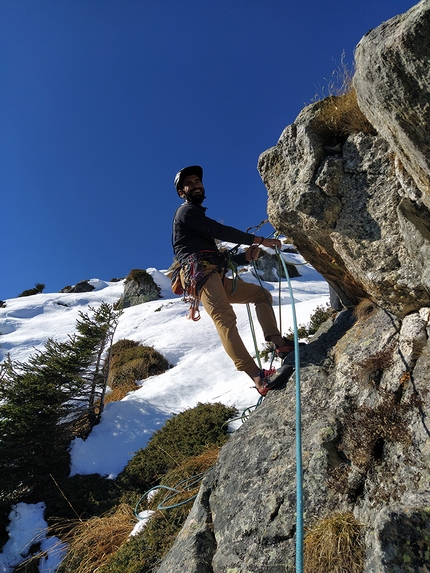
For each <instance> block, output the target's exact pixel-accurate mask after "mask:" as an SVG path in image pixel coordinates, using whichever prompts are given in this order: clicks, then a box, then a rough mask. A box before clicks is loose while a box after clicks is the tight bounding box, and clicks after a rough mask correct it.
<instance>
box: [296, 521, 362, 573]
mask: <svg viewBox="0 0 430 573" xmlns="http://www.w3.org/2000/svg"><path fill="white" fill-rule="evenodd" d="M361 532H362V525H361V524H359V523H358V522H357V520H356V519H355V517H354V516H353V515H352V513H349V512H346V513H334V514H332V515H330V516H328V517H326V518H324V519H319V520H318V521H316V522H315V524H314V525H313V526H312V527H311V528H309V529H308V531H307V533H306V536H305V540H304V544H305V545H304V557H305V560H304V561H305V573H345V572H346V571H347V572H348V573H361V572H362V571H363V563H364V547H363V542H362V534H361Z"/></svg>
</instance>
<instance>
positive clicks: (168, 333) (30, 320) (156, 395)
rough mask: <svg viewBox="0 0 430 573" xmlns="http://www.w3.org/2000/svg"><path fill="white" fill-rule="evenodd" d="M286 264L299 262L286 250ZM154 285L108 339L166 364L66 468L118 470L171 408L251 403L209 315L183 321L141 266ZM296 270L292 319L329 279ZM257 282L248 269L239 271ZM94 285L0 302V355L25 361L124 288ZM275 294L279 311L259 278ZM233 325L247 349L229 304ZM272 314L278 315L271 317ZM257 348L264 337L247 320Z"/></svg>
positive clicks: (116, 407)
mask: <svg viewBox="0 0 430 573" xmlns="http://www.w3.org/2000/svg"><path fill="white" fill-rule="evenodd" d="M286 258H287V259H288V260H289V261H290V262H299V261H300V262H302V261H301V259H300V257H299V256H298V255H290V254H289V255H288V256H287V257H286ZM148 272H149V273H150V274H151V275H152V276H153V278H154V280H155V282H156V283H157V284H158V285H159V286H160V288H161V293H162V298H161V299H159V300H157V301H153V302H148V303H146V304H142V305H139V306H134V307H132V308H128V309H125V311H124V313H123V315H122V316H121V318H120V322H119V325H118V328H117V331H116V334H115V340H119V339H123V338H127V339H132V340H136V341H139V342H142V343H143V344H145V345H150V346H153V347H154V348H155V349H156V350H158V351H159V352H160V353H161V354H162V355H163V356H164V357H165V358H166V359H167V360H168V362H169V363H170V364H171V365H172V368H171V369H169V370H168V371H167V372H165V373H164V374H161V375H159V376H154V377H152V378H149V379H147V380H145V381H144V382H143V383H142V385H141V388H140V389H139V390H137V391H135V392H131V393H130V394H129V395H127V396H126V397H125V398H124V399H123V400H122V401H120V402H116V403H110V404H108V405H107V406H106V409H105V411H104V413H103V416H102V421H101V423H100V424H99V425H98V426H96V427H95V428H94V429H93V431H92V433H91V435H90V436H89V437H88V438H87V440H85V441H83V440H81V439H76V440H75V441H74V443H73V444H72V451H71V454H72V474H75V473H81V474H88V473H100V474H102V475H108V476H112V477H113V476H115V475H117V474H118V473H119V472H120V471H121V470H122V469H123V467H124V466H125V465H126V463H127V462H128V461H129V460H130V459H131V457H132V456H133V454H134V452H136V451H137V450H138V449H139V448H141V447H145V445H146V443H147V441H148V439H149V438H150V436H151V435H152V433H153V432H154V431H155V430H156V429H158V428H159V427H160V426H161V425H162V424H163V423H164V422H165V420H166V419H167V418H168V417H169V416H171V415H172V414H175V413H178V412H181V411H183V410H185V409H187V408H190V407H193V406H195V405H196V404H197V403H198V402H204V403H205V402H222V403H224V404H226V405H229V406H232V405H234V406H236V407H237V408H238V409H239V410H242V409H244V408H246V407H248V406H250V405H252V404H255V402H256V401H257V398H258V395H257V393H256V391H255V390H254V389H253V388H251V386H252V383H251V381H250V379H249V378H248V377H247V376H246V375H245V374H244V373H240V372H237V371H236V370H235V368H234V366H233V364H232V362H231V361H230V359H229V358H228V357H227V356H226V354H225V353H224V350H223V349H222V347H221V345H220V342H219V339H218V335H217V333H216V330H215V327H214V326H213V324H212V321H211V320H210V319H209V317H208V316H207V315H206V314H205V312H204V311H203V309H202V318H201V320H200V321H199V322H197V323H195V322H192V321H189V320H187V319H186V317H185V315H186V311H187V305H186V304H184V303H183V302H182V299H181V298H180V297H177V296H175V295H173V294H172V293H171V291H170V281H169V279H168V278H167V277H166V276H165V274H164V273H163V272H160V271H158V270H156V269H148ZM300 273H301V274H302V276H301V277H300V278H297V279H293V280H292V281H291V284H292V288H293V293H294V300H295V308H296V314H297V320H298V323H299V324H303V323H307V322H308V320H309V316H310V314H311V313H312V311H313V310H314V309H315V308H316V307H317V306H318V305H321V304H323V305H325V304H326V302H327V301H328V285H327V283H326V282H325V281H324V280H323V278H322V277H321V276H320V275H318V273H316V272H315V270H314V269H312V268H311V267H309V266H308V265H306V266H301V267H300ZM241 276H242V277H243V278H244V279H245V280H248V281H252V282H256V279H255V278H254V277H253V276H252V274H251V273H250V272H248V273H245V274H244V275H241ZM91 283H92V284H93V286H95V290H94V291H92V292H90V293H82V294H63V293H47V294H38V295H33V296H31V297H22V298H16V299H10V300H7V301H6V308H2V309H0V333H1V335H0V359H2V360H3V359H4V358H5V356H6V355H7V354H10V357H11V358H12V360H19V361H26V360H27V359H28V357H29V356H30V355H31V354H32V353H34V351H35V349H37V348H43V345H44V343H45V342H46V340H47V339H48V337H51V338H54V339H56V340H65V339H66V338H67V336H68V335H69V334H72V333H73V332H74V330H75V325H76V319H77V318H78V312H79V311H82V312H89V307H95V308H96V307H97V306H98V305H100V303H101V302H102V301H104V302H107V303H114V302H116V301H117V300H118V299H119V298H120V296H121V295H122V292H123V283H122V282H114V283H109V282H104V281H102V280H98V279H93V280H92V281H91ZM265 286H266V288H268V289H269V290H270V291H271V292H272V295H273V298H274V309H275V313H276V315H277V317H279V306H278V284H277V283H274V284H272V283H265ZM235 310H236V313H237V316H238V326H239V330H240V332H241V334H242V336H243V339H244V342H245V344H246V345H247V347H248V348H249V349H250V351H251V352H252V353H253V352H254V351H253V341H252V336H251V330H250V326H249V322H248V315H247V311H246V307H245V306H244V305H237V306H236V307H235ZM281 314H282V330H283V332H284V333H285V332H287V331H288V330H289V329H290V328H291V327H292V324H293V322H292V310H291V305H290V296H289V291H288V285H287V281H283V282H282V291H281ZM278 320H279V318H278ZM254 325H255V329H256V333H257V338H258V342H259V348H260V349H261V348H263V344H264V340H263V336H262V333H261V330H260V328H259V325H258V323H257V322H256V320H255V321H254Z"/></svg>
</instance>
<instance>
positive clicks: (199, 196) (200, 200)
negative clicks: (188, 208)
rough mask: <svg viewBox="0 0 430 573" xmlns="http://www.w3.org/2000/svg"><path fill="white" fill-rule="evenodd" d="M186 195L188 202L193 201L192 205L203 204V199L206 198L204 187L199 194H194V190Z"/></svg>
mask: <svg viewBox="0 0 430 573" xmlns="http://www.w3.org/2000/svg"><path fill="white" fill-rule="evenodd" d="M185 197H186V199H187V202H188V203H191V204H192V205H201V204H202V203H203V201H204V200H205V199H206V195H205V191H204V189H202V192H201V193H199V194H197V195H193V192H191V193H186V194H185Z"/></svg>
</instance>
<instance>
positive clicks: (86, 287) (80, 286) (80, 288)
mask: <svg viewBox="0 0 430 573" xmlns="http://www.w3.org/2000/svg"><path fill="white" fill-rule="evenodd" d="M94 288H95V287H94V285H92V284H90V282H89V281H88V280H85V281H79V282H78V283H76V284H75V285H73V286H66V287H64V288H62V289H61V290H60V292H65V293H73V292H76V293H79V292H91V291H92V290H94Z"/></svg>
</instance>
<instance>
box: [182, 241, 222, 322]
mask: <svg viewBox="0 0 430 573" xmlns="http://www.w3.org/2000/svg"><path fill="white" fill-rule="evenodd" d="M226 268H227V261H226V258H225V256H224V255H223V253H221V252H219V251H218V252H215V251H198V252H197V253H193V254H192V255H190V256H188V257H187V259H186V260H185V263H183V264H182V278H183V282H184V300H185V301H186V302H189V303H190V307H189V309H188V314H187V318H188V319H190V320H193V321H194V322H197V321H198V320H200V310H199V306H200V291H201V289H202V287H203V285H204V284H205V282H206V281H207V279H208V278H209V276H210V275H211V274H213V273H215V272H219V273H220V274H221V275H222V276H224V275H225V271H226Z"/></svg>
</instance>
